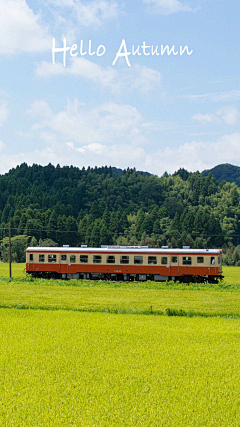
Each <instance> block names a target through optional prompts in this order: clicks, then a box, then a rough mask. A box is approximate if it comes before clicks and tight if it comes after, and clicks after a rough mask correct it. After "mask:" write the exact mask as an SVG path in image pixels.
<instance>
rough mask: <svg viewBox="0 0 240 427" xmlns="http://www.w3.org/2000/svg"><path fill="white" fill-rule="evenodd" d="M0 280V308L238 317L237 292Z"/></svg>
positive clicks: (239, 311) (239, 312)
mask: <svg viewBox="0 0 240 427" xmlns="http://www.w3.org/2000/svg"><path fill="white" fill-rule="evenodd" d="M45 282H46V281H43V284H41V281H38V282H37V284H35V282H27V283H25V282H21V281H19V282H18V281H16V282H15V281H13V282H1V285H0V307H17V308H22V309H23V308H35V309H41V308H42V309H48V310H51V309H53V310H54V309H55V310H56V309H58V310H59V309H65V310H78V311H105V312H107V311H109V312H118V313H119V312H120V313H121V312H122V313H133V314H134V313H138V314H139V313H144V312H146V313H147V314H151V313H155V314H166V310H167V309H168V308H170V309H174V310H183V311H184V312H185V313H187V314H190V315H202V316H237V317H239V316H240V292H223V291H222V292H214V291H210V292H209V291H192V290H175V289H174V290H168V289H164V290H163V289H156V290H155V289H144V288H139V289H138V288H108V287H77V286H70V285H69V286H61V285H59V286H57V285H55V284H54V283H52V282H49V281H48V282H47V285H46V284H45Z"/></svg>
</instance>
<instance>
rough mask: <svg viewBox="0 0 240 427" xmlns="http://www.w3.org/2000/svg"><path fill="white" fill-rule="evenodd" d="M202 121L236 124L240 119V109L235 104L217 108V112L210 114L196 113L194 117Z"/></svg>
mask: <svg viewBox="0 0 240 427" xmlns="http://www.w3.org/2000/svg"><path fill="white" fill-rule="evenodd" d="M192 119H193V120H196V121H198V122H200V123H203V124H204V123H215V124H221V123H226V124H227V125H235V124H236V123H237V122H238V119H239V111H238V109H237V108H236V107H235V106H230V107H223V108H220V109H219V110H217V111H216V112H215V113H209V114H201V113H198V114H195V115H194V116H193V117H192Z"/></svg>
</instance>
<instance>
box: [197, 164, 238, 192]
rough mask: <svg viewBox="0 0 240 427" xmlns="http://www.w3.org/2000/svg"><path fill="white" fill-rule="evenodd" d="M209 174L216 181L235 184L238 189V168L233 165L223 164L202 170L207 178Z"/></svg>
mask: <svg viewBox="0 0 240 427" xmlns="http://www.w3.org/2000/svg"><path fill="white" fill-rule="evenodd" d="M209 173H211V174H212V175H213V176H214V177H215V178H216V179H217V181H219V182H221V181H228V182H235V184H237V185H238V187H240V167H239V166H235V165H230V164H229V163H224V164H222V165H217V166H215V167H214V168H212V169H209V170H204V171H203V175H204V176H207V175H208V174H209Z"/></svg>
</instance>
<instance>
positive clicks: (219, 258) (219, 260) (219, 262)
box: [218, 256, 221, 264]
mask: <svg viewBox="0 0 240 427" xmlns="http://www.w3.org/2000/svg"><path fill="white" fill-rule="evenodd" d="M218 264H221V257H220V256H219V257H218Z"/></svg>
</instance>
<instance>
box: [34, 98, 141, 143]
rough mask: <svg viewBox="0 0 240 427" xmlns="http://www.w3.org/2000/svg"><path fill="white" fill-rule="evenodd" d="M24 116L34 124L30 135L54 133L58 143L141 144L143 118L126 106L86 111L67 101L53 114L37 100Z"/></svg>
mask: <svg viewBox="0 0 240 427" xmlns="http://www.w3.org/2000/svg"><path fill="white" fill-rule="evenodd" d="M27 114H28V115H30V116H32V117H36V118H37V120H38V122H37V123H35V124H34V125H33V126H32V131H36V130H37V131H38V132H39V129H40V130H41V131H42V132H44V131H47V132H54V133H56V134H58V136H59V137H60V138H61V139H60V140H61V141H62V142H68V141H72V142H73V143H77V144H79V145H81V146H82V145H84V146H85V145H89V144H95V143H104V144H112V143H114V142H118V143H121V141H123V140H124V141H129V143H131V144H134V143H138V144H141V143H143V142H145V137H144V134H143V132H142V129H141V125H142V123H143V117H142V116H141V114H140V113H139V112H138V111H137V109H136V108H134V107H132V106H131V105H127V104H116V103H113V102H108V103H106V104H102V105H100V106H97V107H94V108H92V109H87V108H86V107H85V106H83V105H81V104H80V103H79V102H78V100H77V99H75V100H74V101H73V102H71V101H68V103H67V106H66V108H65V109H64V110H62V111H59V112H58V113H54V112H53V111H52V110H51V109H50V107H49V105H48V104H47V103H46V102H45V101H41V100H40V101H35V102H34V103H33V104H32V106H31V107H30V108H29V109H28V110H27ZM66 139H67V141H66Z"/></svg>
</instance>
